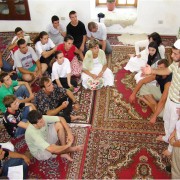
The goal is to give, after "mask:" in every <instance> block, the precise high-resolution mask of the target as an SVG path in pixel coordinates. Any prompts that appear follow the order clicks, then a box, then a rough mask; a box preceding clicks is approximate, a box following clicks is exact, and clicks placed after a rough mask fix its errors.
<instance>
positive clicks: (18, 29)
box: [14, 27, 22, 34]
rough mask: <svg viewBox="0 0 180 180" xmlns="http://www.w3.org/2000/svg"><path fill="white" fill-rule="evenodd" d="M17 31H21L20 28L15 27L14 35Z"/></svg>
mask: <svg viewBox="0 0 180 180" xmlns="http://www.w3.org/2000/svg"><path fill="white" fill-rule="evenodd" d="M19 31H22V28H20V27H17V28H16V29H15V31H14V32H15V34H17V33H18V32H19Z"/></svg>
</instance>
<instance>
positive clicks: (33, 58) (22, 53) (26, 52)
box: [14, 39, 47, 82]
mask: <svg viewBox="0 0 180 180" xmlns="http://www.w3.org/2000/svg"><path fill="white" fill-rule="evenodd" d="M17 45H18V47H19V49H18V50H17V51H16V52H15V53H14V63H15V67H16V68H17V70H18V77H19V78H21V79H23V80H24V81H27V82H32V81H33V80H35V79H37V78H40V77H42V74H43V73H44V72H45V71H46V69H47V64H45V63H40V61H39V59H38V57H37V55H36V53H35V51H34V49H33V48H32V47H30V46H27V44H26V41H25V40H24V39H20V40H18V42H17Z"/></svg>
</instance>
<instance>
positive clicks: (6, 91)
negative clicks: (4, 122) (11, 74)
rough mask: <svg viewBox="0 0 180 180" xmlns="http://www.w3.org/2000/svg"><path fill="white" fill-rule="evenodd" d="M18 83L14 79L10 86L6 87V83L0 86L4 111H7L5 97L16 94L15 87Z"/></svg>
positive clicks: (0, 98) (0, 99)
mask: <svg viewBox="0 0 180 180" xmlns="http://www.w3.org/2000/svg"><path fill="white" fill-rule="evenodd" d="M17 85H18V81H12V84H11V86H10V87H8V88H7V87H6V86H5V85H4V84H2V85H1V87H0V110H1V111H2V112H3V113H4V112H5V111H6V107H5V106H4V104H3V99H4V97H5V96H7V95H13V94H14V87H15V86H17Z"/></svg>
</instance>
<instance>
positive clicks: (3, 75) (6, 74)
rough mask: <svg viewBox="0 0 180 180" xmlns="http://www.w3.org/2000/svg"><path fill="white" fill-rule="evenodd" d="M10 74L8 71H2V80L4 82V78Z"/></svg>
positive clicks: (0, 75)
mask: <svg viewBox="0 0 180 180" xmlns="http://www.w3.org/2000/svg"><path fill="white" fill-rule="evenodd" d="M8 75H9V74H8V73H7V72H2V73H0V82H2V83H3V82H4V78H5V77H6V76H8Z"/></svg>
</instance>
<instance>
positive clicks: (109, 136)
mask: <svg viewBox="0 0 180 180" xmlns="http://www.w3.org/2000/svg"><path fill="white" fill-rule="evenodd" d="M156 135H157V134H152V133H139V132H122V131H107V130H97V129H96V130H95V129H94V130H91V132H90V136H89V141H88V147H87V152H86V159H85V164H84V168H83V173H82V177H80V178H82V179H132V178H137V179H149V178H150V179H158V178H160V179H167V178H170V176H169V174H168V173H167V172H166V171H165V169H164V168H165V166H166V163H167V161H166V158H163V157H162V156H161V155H160V154H161V153H162V150H163V149H164V148H165V147H166V146H167V145H166V144H165V143H162V142H161V143H157V142H156V141H155V138H156Z"/></svg>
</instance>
